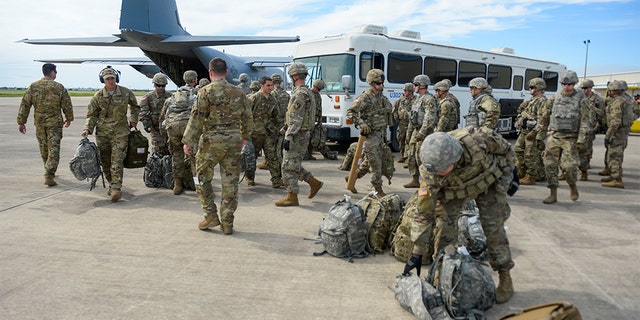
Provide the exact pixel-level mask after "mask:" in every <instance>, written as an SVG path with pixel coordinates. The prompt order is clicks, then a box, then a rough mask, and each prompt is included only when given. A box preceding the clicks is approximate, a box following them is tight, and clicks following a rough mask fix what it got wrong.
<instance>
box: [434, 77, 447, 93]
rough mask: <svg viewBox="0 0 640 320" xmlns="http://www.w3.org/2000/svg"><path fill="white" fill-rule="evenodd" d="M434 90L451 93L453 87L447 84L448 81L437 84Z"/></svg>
mask: <svg viewBox="0 0 640 320" xmlns="http://www.w3.org/2000/svg"><path fill="white" fill-rule="evenodd" d="M433 88H434V89H435V90H440V91H449V88H451V85H450V84H449V83H447V81H445V80H441V81H438V82H436V84H435V85H434V86H433Z"/></svg>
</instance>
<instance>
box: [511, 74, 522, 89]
mask: <svg viewBox="0 0 640 320" xmlns="http://www.w3.org/2000/svg"><path fill="white" fill-rule="evenodd" d="M522 80H524V78H523V77H522V76H513V91H522V88H523V86H522Z"/></svg>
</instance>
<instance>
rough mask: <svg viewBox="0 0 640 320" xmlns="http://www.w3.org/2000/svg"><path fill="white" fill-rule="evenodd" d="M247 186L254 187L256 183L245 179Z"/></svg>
mask: <svg viewBox="0 0 640 320" xmlns="http://www.w3.org/2000/svg"><path fill="white" fill-rule="evenodd" d="M247 185H248V186H255V185H256V182H255V181H254V180H253V179H249V178H247Z"/></svg>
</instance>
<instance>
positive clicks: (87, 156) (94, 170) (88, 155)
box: [69, 136, 106, 190]
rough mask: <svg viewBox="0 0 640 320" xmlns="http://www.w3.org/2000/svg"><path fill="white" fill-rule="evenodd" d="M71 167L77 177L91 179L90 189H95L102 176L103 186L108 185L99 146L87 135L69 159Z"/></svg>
mask: <svg viewBox="0 0 640 320" xmlns="http://www.w3.org/2000/svg"><path fill="white" fill-rule="evenodd" d="M69 169H70V170H71V172H72V173H73V176H74V177H76V179H78V180H85V179H89V180H90V181H91V186H90V187H89V190H93V188H95V186H96V182H97V181H98V178H99V177H102V187H103V188H104V187H106V186H105V184H104V174H103V173H102V167H101V166H100V157H99V156H98V147H97V146H96V144H95V143H94V142H91V141H90V140H89V138H87V137H86V136H85V137H83V138H82V139H81V140H80V143H79V144H78V148H76V153H75V154H74V155H73V158H71V160H70V161H69Z"/></svg>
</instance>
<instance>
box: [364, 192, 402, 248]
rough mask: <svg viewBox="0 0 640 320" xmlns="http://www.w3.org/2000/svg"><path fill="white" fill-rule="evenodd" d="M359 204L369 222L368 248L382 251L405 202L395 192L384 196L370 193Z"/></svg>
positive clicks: (387, 242)
mask: <svg viewBox="0 0 640 320" xmlns="http://www.w3.org/2000/svg"><path fill="white" fill-rule="evenodd" d="M358 205H359V206H360V208H362V211H363V212H364V215H365V219H366V223H367V238H368V242H369V248H368V250H369V251H370V252H371V253H374V254H375V253H382V252H383V251H384V249H386V248H387V246H388V244H389V240H390V235H391V230H392V229H393V227H394V226H395V225H396V223H397V222H398V219H399V218H400V215H401V214H402V207H403V206H404V202H403V201H402V199H401V198H400V196H399V195H397V194H395V193H390V194H388V195H386V196H384V197H382V198H378V197H377V196H375V195H374V194H373V193H369V194H367V195H366V196H365V197H364V198H362V200H360V201H358Z"/></svg>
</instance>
